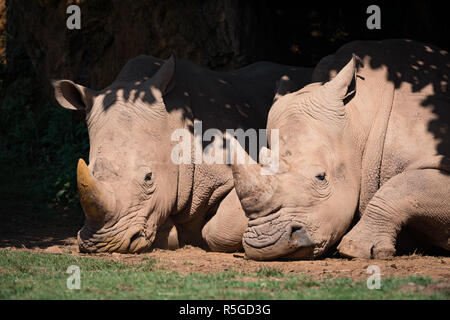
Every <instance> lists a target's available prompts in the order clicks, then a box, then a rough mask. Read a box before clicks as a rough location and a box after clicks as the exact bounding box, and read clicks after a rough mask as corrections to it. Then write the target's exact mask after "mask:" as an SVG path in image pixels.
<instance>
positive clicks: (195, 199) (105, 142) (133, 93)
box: [53, 56, 312, 253]
mask: <svg viewBox="0 0 450 320" xmlns="http://www.w3.org/2000/svg"><path fill="white" fill-rule="evenodd" d="M311 74H312V69H303V68H294V67H288V66H282V65H277V64H272V63H265V62H261V63H256V64H253V65H250V66H248V67H246V68H242V69H239V70H236V71H233V72H227V73H219V72H213V71H210V70H207V69H204V68H201V67H199V66H197V65H195V64H193V63H191V62H188V61H182V60H180V61H177V62H175V59H174V57H173V56H172V57H171V58H170V59H169V60H167V61H164V60H160V59H157V58H153V57H150V56H139V57H137V58H135V59H133V60H131V61H129V62H128V63H127V64H126V65H125V67H124V68H123V69H122V71H121V72H120V74H119V75H118V77H117V78H116V80H115V81H114V82H113V83H112V84H111V85H110V86H108V87H107V88H105V89H103V90H100V91H94V90H91V89H88V88H85V87H83V86H81V85H78V84H75V83H73V82H71V81H69V80H61V81H55V82H54V83H53V85H54V88H55V97H56V99H57V101H58V102H59V104H60V105H61V106H63V107H65V108H67V109H76V110H85V111H86V122H87V126H88V130H89V138H90V154H89V166H86V164H85V163H84V161H83V160H80V161H79V164H78V172H77V180H78V189H79V193H80V200H81V204H82V206H83V210H84V212H85V215H86V222H85V225H84V227H83V228H82V229H81V230H80V231H79V233H78V244H79V248H80V250H81V251H82V252H121V253H126V252H130V253H136V252H142V251H145V250H148V249H150V248H152V247H161V248H177V247H179V246H183V245H185V244H191V245H198V246H203V247H209V249H211V250H215V251H234V250H239V249H240V248H242V234H243V232H244V230H245V228H246V226H247V221H248V220H247V218H246V217H245V214H244V212H243V210H242V208H241V206H240V203H239V200H238V198H237V196H236V193H235V191H234V189H233V186H234V182H233V177H232V173H231V169H230V168H229V167H228V166H226V165H207V164H195V165H194V164H180V165H176V164H174V163H173V161H172V160H171V151H172V149H173V147H174V146H175V144H177V143H178V142H177V141H171V134H172V133H173V132H174V130H175V129H180V128H188V129H190V130H191V140H192V139H193V133H192V130H193V122H194V120H200V121H202V122H203V132H204V131H205V130H206V129H208V128H217V129H219V130H222V131H224V130H225V129H233V128H244V129H245V128H264V127H265V122H266V116H267V113H268V111H269V108H270V105H271V102H272V97H273V92H274V91H275V84H276V81H277V80H278V79H280V77H281V76H283V75H289V76H291V77H293V78H295V79H296V82H297V83H298V84H300V85H302V84H303V85H304V84H306V83H309V81H310V79H311ZM191 163H193V161H192V162H191Z"/></svg>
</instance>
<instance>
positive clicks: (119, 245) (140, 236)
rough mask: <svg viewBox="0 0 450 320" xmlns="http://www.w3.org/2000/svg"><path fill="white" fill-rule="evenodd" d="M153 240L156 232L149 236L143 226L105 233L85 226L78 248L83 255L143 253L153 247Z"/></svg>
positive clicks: (78, 239)
mask: <svg viewBox="0 0 450 320" xmlns="http://www.w3.org/2000/svg"><path fill="white" fill-rule="evenodd" d="M153 240H154V232H151V233H150V234H149V235H147V234H146V230H145V229H143V228H142V226H135V227H130V228H127V229H124V230H108V232H103V230H95V229H91V228H90V227H89V226H87V225H85V226H84V227H83V228H82V229H81V230H80V231H79V232H78V236H77V241H78V247H79V249H80V252H83V253H103V252H119V253H141V252H144V251H146V250H148V249H149V248H150V247H151V245H152V243H153Z"/></svg>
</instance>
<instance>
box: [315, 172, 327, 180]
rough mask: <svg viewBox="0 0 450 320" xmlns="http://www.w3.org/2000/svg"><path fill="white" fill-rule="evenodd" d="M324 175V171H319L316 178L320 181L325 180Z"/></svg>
mask: <svg viewBox="0 0 450 320" xmlns="http://www.w3.org/2000/svg"><path fill="white" fill-rule="evenodd" d="M325 177H326V173H325V172H321V173H319V174H318V175H316V178H317V179H319V180H320V181H323V180H325Z"/></svg>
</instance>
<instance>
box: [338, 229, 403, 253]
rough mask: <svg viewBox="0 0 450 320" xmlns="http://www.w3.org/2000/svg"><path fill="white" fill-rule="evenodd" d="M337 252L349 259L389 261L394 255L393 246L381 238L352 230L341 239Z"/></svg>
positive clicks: (387, 240)
mask: <svg viewBox="0 0 450 320" xmlns="http://www.w3.org/2000/svg"><path fill="white" fill-rule="evenodd" d="M355 228H356V227H355ZM338 251H339V253H340V254H341V255H343V256H345V257H349V258H364V259H390V258H392V257H393V256H394V255H395V245H394V244H393V243H392V241H391V240H389V239H386V238H385V237H383V236H377V235H374V234H373V233H367V232H358V230H357V229H356V230H355V229H353V230H351V231H350V232H349V233H348V234H347V235H346V236H345V237H344V238H343V239H342V241H341V243H340V244H339V246H338Z"/></svg>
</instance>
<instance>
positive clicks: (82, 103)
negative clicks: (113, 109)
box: [52, 80, 95, 110]
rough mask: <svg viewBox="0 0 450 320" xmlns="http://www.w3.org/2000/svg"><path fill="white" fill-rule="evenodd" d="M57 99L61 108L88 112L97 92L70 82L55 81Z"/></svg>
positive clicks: (53, 83) (53, 82)
mask: <svg viewBox="0 0 450 320" xmlns="http://www.w3.org/2000/svg"><path fill="white" fill-rule="evenodd" d="M52 85H53V88H54V89H55V99H56V101H58V103H59V104H60V105H61V107H63V108H66V109H70V110H88V109H90V108H91V107H92V100H93V98H94V96H95V91H94V90H91V89H89V88H86V87H83V86H82V85H79V84H76V83H74V82H72V81H70V80H53V81H52Z"/></svg>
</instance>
